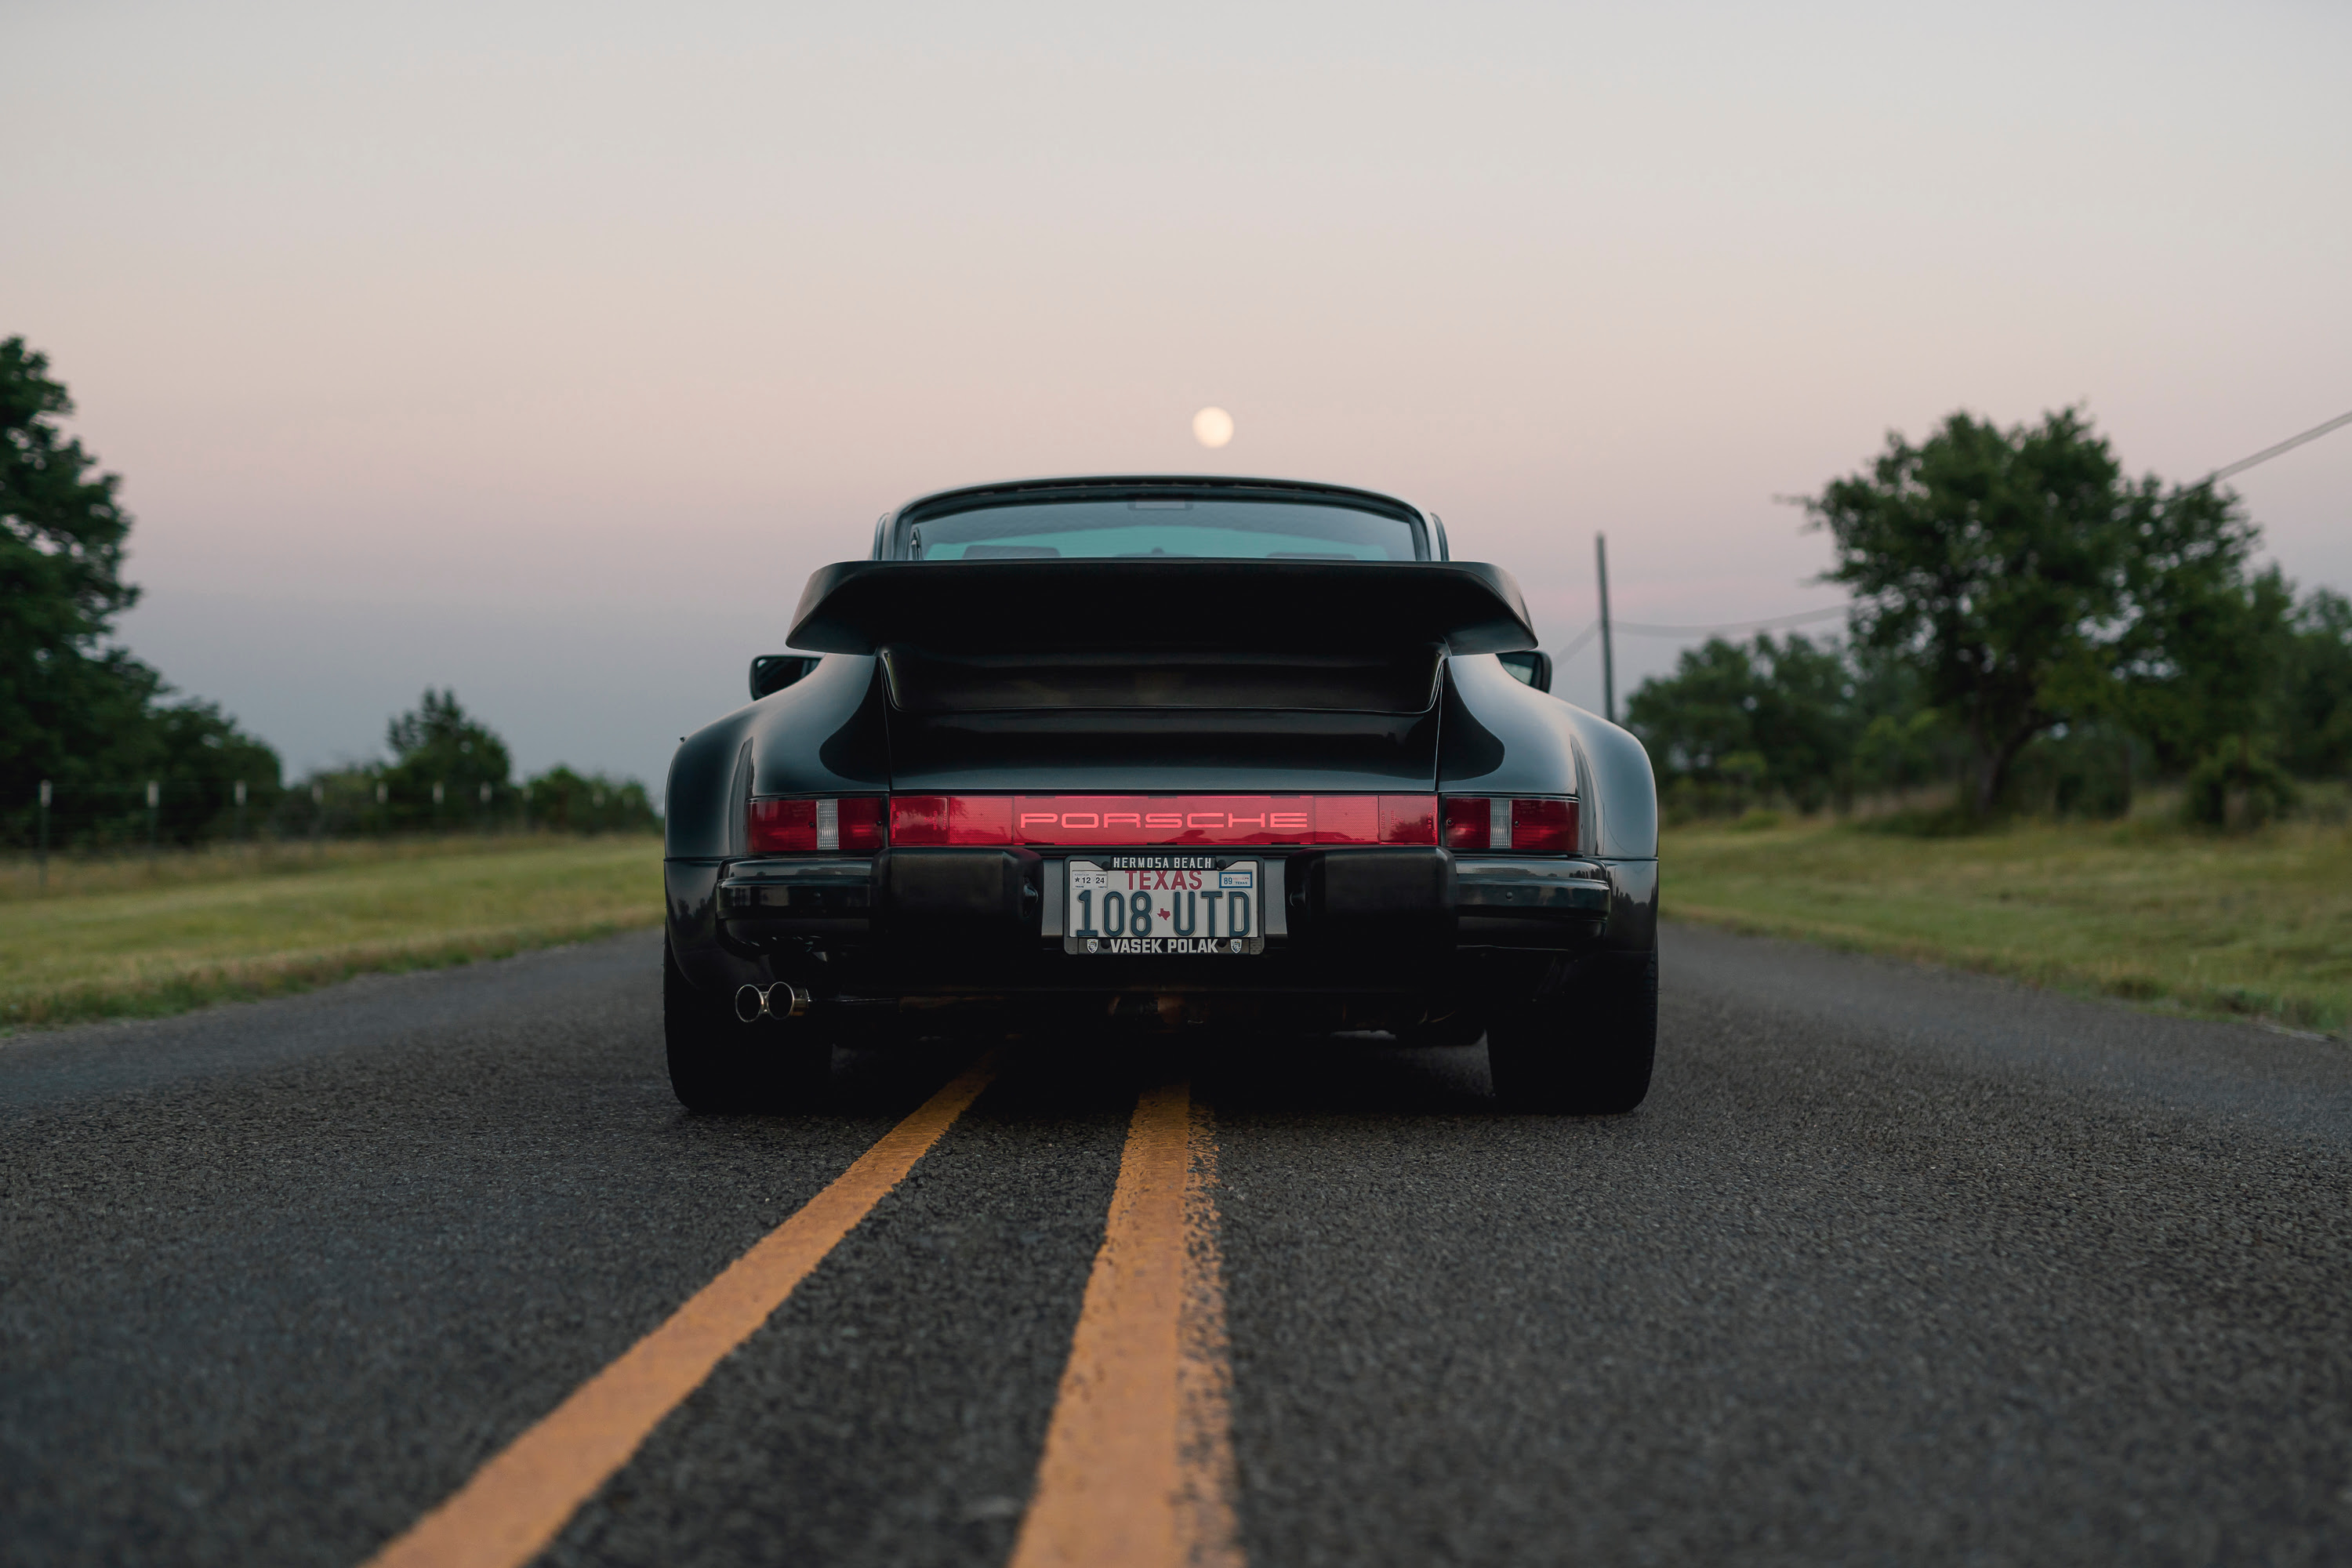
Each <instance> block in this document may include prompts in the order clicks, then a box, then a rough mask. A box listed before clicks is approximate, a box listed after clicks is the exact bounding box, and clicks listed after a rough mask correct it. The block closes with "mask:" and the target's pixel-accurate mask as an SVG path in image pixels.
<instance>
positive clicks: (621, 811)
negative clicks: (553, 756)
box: [524, 763, 660, 833]
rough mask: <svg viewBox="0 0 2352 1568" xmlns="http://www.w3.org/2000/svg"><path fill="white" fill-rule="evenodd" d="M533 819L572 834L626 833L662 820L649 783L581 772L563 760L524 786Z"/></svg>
mask: <svg viewBox="0 0 2352 1568" xmlns="http://www.w3.org/2000/svg"><path fill="white" fill-rule="evenodd" d="M524 789H525V792H526V794H527V795H528V798H529V800H530V820H531V822H532V823H533V824H534V825H536V826H541V827H552V828H556V829H558V830H560V831H563V832H570V833H625V832H636V831H642V830H644V829H646V828H649V827H652V826H655V824H656V823H657V822H659V821H660V818H659V817H657V816H655V815H654V808H653V803H652V802H651V801H650V800H649V799H647V798H646V786H645V785H643V784H639V783H638V782H637V781H636V780H635V779H613V778H608V777H606V776H605V775H604V774H603V773H585V774H583V773H574V772H572V769H570V768H568V767H566V766H564V765H563V764H562V763H557V764H556V765H555V766H554V767H551V768H550V769H548V770H547V772H545V773H541V774H540V775H539V776H538V777H536V778H534V779H532V780H531V781H530V783H529V784H526V785H525V786H524Z"/></svg>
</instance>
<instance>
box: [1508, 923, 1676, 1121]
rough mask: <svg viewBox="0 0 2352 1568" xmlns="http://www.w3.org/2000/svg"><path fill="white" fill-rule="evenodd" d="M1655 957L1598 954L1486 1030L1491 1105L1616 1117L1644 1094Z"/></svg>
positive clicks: (1654, 1026)
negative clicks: (1492, 1082)
mask: <svg viewBox="0 0 2352 1568" xmlns="http://www.w3.org/2000/svg"><path fill="white" fill-rule="evenodd" d="M1657 1054H1658V954H1657V950H1656V949H1652V950H1651V951H1650V952H1648V953H1646V954H1643V953H1614V952H1611V953H1600V954H1596V955H1595V956H1593V957H1592V958H1590V959H1587V960H1586V961H1585V962H1584V963H1581V964H1580V965H1578V966H1577V969H1576V971H1575V972H1574V973H1572V974H1571V975H1570V977H1569V978H1568V981H1567V983H1566V984H1563V985H1561V986H1559V987H1558V988H1550V987H1547V994H1544V995H1541V996H1538V998H1537V999H1536V1000H1535V1001H1534V1002H1533V1003H1531V1004H1529V1005H1528V1006H1527V1007H1525V1008H1524V1009H1521V1010H1518V1011H1517V1012H1514V1013H1512V1014H1510V1015H1509V1016H1505V1017H1497V1018H1496V1019H1494V1020H1493V1021H1492V1022H1491V1023H1489V1024H1488V1026H1487V1028H1486V1059H1487V1063H1488V1065H1489V1067H1490V1068H1492V1069H1493V1072H1494V1075H1495V1098H1496V1099H1497V1100H1501V1101H1502V1102H1503V1103H1504V1104H1505V1105H1506V1106H1508V1107H1509V1108H1510V1109H1512V1110H1540V1111H1551V1112H1555V1113H1563V1114H1567V1115H1570V1116H1618V1115H1622V1114H1623V1113H1624V1112H1626V1111H1628V1110H1633V1108H1634V1107H1635V1106H1637V1105H1639V1104H1641V1103H1642V1100H1643V1097H1644V1096H1646V1095H1647V1094H1648V1093H1649V1092H1650V1071H1651V1068H1652V1067H1653V1066H1654V1064H1655V1062H1656V1060H1657Z"/></svg>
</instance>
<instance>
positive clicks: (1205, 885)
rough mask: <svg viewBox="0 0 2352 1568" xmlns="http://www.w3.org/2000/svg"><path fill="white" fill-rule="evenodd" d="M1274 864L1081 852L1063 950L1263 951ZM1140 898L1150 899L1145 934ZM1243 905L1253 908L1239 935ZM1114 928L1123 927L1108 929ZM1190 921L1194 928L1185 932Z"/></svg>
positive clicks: (1221, 954)
mask: <svg viewBox="0 0 2352 1568" xmlns="http://www.w3.org/2000/svg"><path fill="white" fill-rule="evenodd" d="M1266 863H1267V857H1266V856H1265V854H1263V853H1255V854H1253V853H1239V854H1236V853H1230V852H1228V853H1221V854H1210V855H1188V854H1181V853H1168V852H1161V853H1136V854H1115V853H1096V854H1092V855H1087V856H1076V855H1074V856H1072V857H1070V858H1068V859H1067V860H1065V861H1064V862H1063V863H1062V871H1061V875H1062V879H1063V881H1062V951H1063V952H1066V953H1071V954H1075V955H1076V956H1079V957H1086V958H1117V957H1127V958H1192V957H1199V958H1245V957H1248V956H1250V955H1252V954H1255V953H1262V952H1265V896H1266V884H1267V882H1268V880H1269V879H1268V878H1267V876H1266ZM1237 894H1238V895H1240V899H1239V903H1238V906H1237V904H1236V900H1235V897H1234V896H1235V895H1237ZM1204 895H1205V896H1204ZM1139 898H1140V899H1145V900H1147V902H1146V903H1145V904H1144V905H1143V906H1142V908H1143V909H1144V910H1146V917H1145V918H1146V921H1147V929H1146V930H1145V931H1144V932H1143V934H1141V935H1138V934H1136V931H1135V930H1134V925H1135V910H1136V909H1137V908H1138V905H1137V902H1136V900H1138V899H1139ZM1114 900H1116V902H1117V905H1118V909H1117V911H1116V913H1114V912H1113V910H1112V905H1113V901H1114ZM1236 907H1240V908H1242V909H1244V910H1246V911H1247V913H1246V919H1245V921H1244V926H1243V931H1242V933H1241V934H1240V935H1235V934H1234V931H1233V930H1232V927H1233V925H1234V909H1235V908H1236ZM1114 924H1115V925H1117V926H1118V930H1116V931H1112V930H1109V929H1107V928H1108V927H1109V926H1111V925H1114ZM1185 924H1189V926H1190V928H1191V929H1190V930H1181V929H1179V928H1180V925H1185Z"/></svg>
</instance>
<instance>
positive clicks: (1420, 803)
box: [1381, 795, 1437, 845]
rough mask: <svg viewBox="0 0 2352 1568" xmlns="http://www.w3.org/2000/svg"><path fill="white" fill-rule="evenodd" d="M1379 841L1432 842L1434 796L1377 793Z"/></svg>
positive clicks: (1386, 842) (1434, 825) (1403, 842)
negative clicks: (1379, 802) (1378, 797)
mask: <svg viewBox="0 0 2352 1568" xmlns="http://www.w3.org/2000/svg"><path fill="white" fill-rule="evenodd" d="M1436 842H1437V797H1436V796H1435V795H1382V796H1381V843H1383V844H1431V845H1433V844H1435V843H1436Z"/></svg>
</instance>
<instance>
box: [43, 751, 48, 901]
mask: <svg viewBox="0 0 2352 1568" xmlns="http://www.w3.org/2000/svg"><path fill="white" fill-rule="evenodd" d="M48 890H49V781H48V780H47V779H43V780H42V781H41V891H43V892H45V893H46V892H47V891H48Z"/></svg>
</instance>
